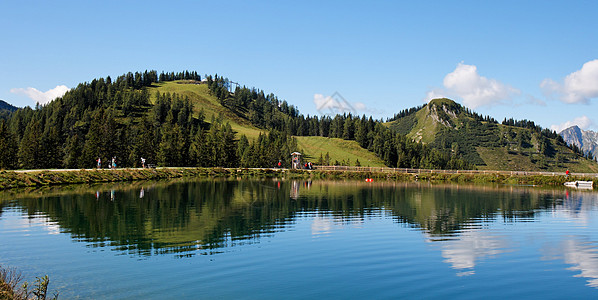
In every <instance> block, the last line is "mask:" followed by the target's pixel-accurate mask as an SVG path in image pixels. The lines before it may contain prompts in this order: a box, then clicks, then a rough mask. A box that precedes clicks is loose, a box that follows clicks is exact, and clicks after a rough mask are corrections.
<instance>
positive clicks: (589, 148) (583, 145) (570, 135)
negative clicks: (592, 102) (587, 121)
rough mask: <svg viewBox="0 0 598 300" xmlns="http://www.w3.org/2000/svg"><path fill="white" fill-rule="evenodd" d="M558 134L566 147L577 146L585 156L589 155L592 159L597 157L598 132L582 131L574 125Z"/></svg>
mask: <svg viewBox="0 0 598 300" xmlns="http://www.w3.org/2000/svg"><path fill="white" fill-rule="evenodd" d="M559 134H560V135H561V136H562V137H563V139H564V140H565V142H566V143H567V144H568V145H575V146H577V148H579V149H581V151H583V153H584V154H586V155H587V154H588V153H590V154H592V156H594V157H597V156H598V132H595V131H591V130H582V129H581V128H579V127H578V126H577V125H575V126H571V127H569V128H567V129H565V130H563V131H561V132H559Z"/></svg>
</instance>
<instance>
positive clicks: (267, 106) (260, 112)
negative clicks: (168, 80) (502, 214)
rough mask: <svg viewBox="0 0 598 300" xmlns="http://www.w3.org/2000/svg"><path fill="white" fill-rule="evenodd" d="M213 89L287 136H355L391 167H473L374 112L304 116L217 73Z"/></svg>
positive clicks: (245, 114) (232, 105) (233, 105)
mask: <svg viewBox="0 0 598 300" xmlns="http://www.w3.org/2000/svg"><path fill="white" fill-rule="evenodd" d="M206 80H207V83H208V88H209V90H210V92H211V93H212V94H213V95H214V96H216V97H217V98H218V100H219V101H220V103H221V104H222V105H223V106H225V107H227V108H229V109H231V110H232V111H233V112H235V113H237V115H239V116H240V117H243V118H246V119H247V120H249V121H250V122H251V123H252V124H253V125H254V126H256V127H258V128H262V129H273V130H276V131H279V132H282V133H285V134H286V135H288V136H321V137H329V138H341V139H345V140H354V141H356V142H357V143H358V144H359V145H360V146H361V147H363V148H364V149H367V150H369V151H372V152H374V153H375V154H376V155H377V156H378V157H380V158H381V159H382V160H383V161H384V163H385V164H386V165H387V166H389V167H398V168H431V169H471V168H473V165H472V164H470V163H468V162H466V161H465V160H463V159H462V157H460V156H458V155H454V154H451V153H443V152H440V151H437V150H436V149H434V148H432V147H429V146H426V145H424V144H421V143H417V142H415V141H413V140H411V139H410V138H407V137H406V136H404V135H401V134H398V133H394V132H392V131H391V130H390V129H389V128H387V127H386V126H385V125H384V124H383V122H382V120H374V119H373V118H372V117H371V116H370V117H366V116H365V115H363V116H354V115H352V114H350V113H349V114H343V115H336V116H334V117H331V116H309V115H307V116H304V115H302V114H300V113H299V110H298V109H297V108H296V107H294V106H292V105H289V104H288V103H287V102H286V101H281V100H279V99H278V98H277V97H276V96H274V95H273V94H269V95H266V93H264V91H262V90H258V89H255V88H251V89H250V88H247V87H240V86H237V87H236V88H235V89H234V92H232V93H231V92H229V89H230V81H229V80H228V79H226V78H224V77H218V76H217V75H216V76H214V77H212V76H207V77H206Z"/></svg>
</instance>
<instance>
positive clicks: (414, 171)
mask: <svg viewBox="0 0 598 300" xmlns="http://www.w3.org/2000/svg"><path fill="white" fill-rule="evenodd" d="M314 169H316V170H321V171H351V172H386V173H404V174H426V173H428V174H431V173H433V174H501V175H527V176H534V175H541V176H564V175H565V172H531V171H487V170H430V169H408V168H387V167H346V166H314ZM570 175H575V176H583V177H598V173H570Z"/></svg>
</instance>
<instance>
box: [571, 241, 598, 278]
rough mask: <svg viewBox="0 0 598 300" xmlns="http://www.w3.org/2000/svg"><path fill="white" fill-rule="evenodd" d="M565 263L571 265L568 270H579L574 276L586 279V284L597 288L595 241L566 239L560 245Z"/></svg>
mask: <svg viewBox="0 0 598 300" xmlns="http://www.w3.org/2000/svg"><path fill="white" fill-rule="evenodd" d="M562 251H563V256H564V260H565V263H567V264H571V265H573V266H572V267H571V268H569V270H572V271H580V273H579V274H576V275H575V277H584V278H586V279H587V282H588V286H591V287H594V288H598V246H597V245H596V241H594V242H592V241H588V240H579V239H574V238H572V239H568V240H565V241H564V243H563V247H562Z"/></svg>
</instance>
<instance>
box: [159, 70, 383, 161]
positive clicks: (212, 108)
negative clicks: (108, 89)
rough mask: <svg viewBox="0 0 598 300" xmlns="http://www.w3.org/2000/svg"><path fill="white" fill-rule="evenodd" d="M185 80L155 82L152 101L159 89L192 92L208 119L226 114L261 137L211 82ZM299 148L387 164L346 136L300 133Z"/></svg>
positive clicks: (311, 155) (313, 156) (309, 153)
mask: <svg viewBox="0 0 598 300" xmlns="http://www.w3.org/2000/svg"><path fill="white" fill-rule="evenodd" d="M181 82H184V81H173V82H163V83H158V84H155V87H153V88H151V89H150V95H151V100H150V101H152V103H153V102H154V101H155V90H157V91H159V92H160V93H171V94H173V93H177V94H179V95H183V96H188V97H189V99H190V100H191V101H192V102H193V104H194V110H195V112H196V113H199V111H200V110H202V109H203V111H204V114H205V117H206V118H205V120H206V121H207V122H209V121H210V120H211V119H212V116H214V117H217V116H218V115H219V114H220V115H222V117H223V118H224V120H225V122H229V123H230V125H231V127H232V128H233V130H235V131H236V132H237V133H238V136H240V135H242V134H244V135H246V136H247V138H249V139H255V138H257V137H258V135H259V134H260V132H263V130H260V129H258V128H256V127H254V126H253V125H251V123H250V122H249V121H247V120H246V119H243V118H241V117H239V116H237V115H236V114H235V113H233V112H232V111H230V110H229V109H227V108H225V107H224V106H222V105H221V104H220V103H219V102H218V99H216V98H215V97H214V96H212V95H210V93H209V91H208V86H207V85H206V84H200V85H197V84H181ZM297 142H298V144H299V148H300V149H302V151H304V152H305V153H304V156H305V158H307V159H308V160H310V161H312V162H315V161H316V160H317V159H318V158H319V157H320V153H322V155H326V152H328V153H329V154H330V159H331V162H332V163H334V161H335V160H337V161H339V162H340V161H343V160H349V161H350V163H351V165H355V160H356V159H358V158H359V161H360V163H361V165H362V166H371V167H383V166H384V163H383V162H382V160H380V159H379V158H377V157H376V155H374V154H373V153H372V152H369V151H367V150H365V149H363V148H361V147H360V146H359V145H358V144H357V142H355V141H345V140H342V139H329V138H325V137H313V136H311V137H307V136H299V137H297Z"/></svg>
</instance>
